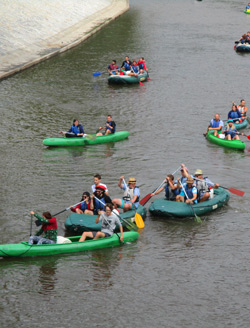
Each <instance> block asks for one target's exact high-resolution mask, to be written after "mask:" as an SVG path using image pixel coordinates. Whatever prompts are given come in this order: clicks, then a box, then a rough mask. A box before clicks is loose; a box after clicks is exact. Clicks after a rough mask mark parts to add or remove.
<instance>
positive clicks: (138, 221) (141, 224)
mask: <svg viewBox="0 0 250 328" xmlns="http://www.w3.org/2000/svg"><path fill="white" fill-rule="evenodd" d="M135 223H136V225H137V227H138V228H139V229H143V228H144V227H145V224H144V221H143V219H142V216H141V215H140V214H139V213H135Z"/></svg>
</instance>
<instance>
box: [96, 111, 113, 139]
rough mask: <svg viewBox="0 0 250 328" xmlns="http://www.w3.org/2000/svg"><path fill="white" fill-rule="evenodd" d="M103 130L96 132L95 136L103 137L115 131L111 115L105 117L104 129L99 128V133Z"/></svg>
mask: <svg viewBox="0 0 250 328" xmlns="http://www.w3.org/2000/svg"><path fill="white" fill-rule="evenodd" d="M102 129H104V132H98V133H97V134H96V136H103V135H107V134H113V133H115V131H116V123H115V121H113V120H112V115H108V116H107V122H106V125H105V126H104V127H101V126H100V127H99V131H100V130H102Z"/></svg>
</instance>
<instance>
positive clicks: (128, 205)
mask: <svg viewBox="0 0 250 328" xmlns="http://www.w3.org/2000/svg"><path fill="white" fill-rule="evenodd" d="M123 180H124V176H121V177H120V179H119V182H118V187H120V188H121V189H122V190H124V195H123V198H122V199H120V198H116V199H113V202H112V203H113V204H114V205H116V206H117V207H120V208H122V209H123V211H124V212H127V211H129V210H131V209H136V208H137V207H138V205H139V199H140V188H139V187H137V186H136V180H135V178H130V179H129V180H128V184H127V185H125V184H123Z"/></svg>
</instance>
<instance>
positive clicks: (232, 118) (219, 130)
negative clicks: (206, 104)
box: [204, 99, 247, 140]
mask: <svg viewBox="0 0 250 328" xmlns="http://www.w3.org/2000/svg"><path fill="white" fill-rule="evenodd" d="M245 119H247V107H246V105H245V100H244V99H242V100H241V101H240V104H239V105H238V106H237V105H236V104H235V103H234V102H233V103H232V109H231V110H230V111H229V113H228V119H227V125H226V126H225V127H224V122H223V121H222V120H221V119H220V114H218V113H217V114H215V116H214V118H213V119H212V120H211V121H210V124H209V126H208V128H207V131H206V132H205V133H204V136H206V135H207V133H208V132H209V131H213V134H214V135H215V136H219V137H220V138H221V137H224V138H225V139H227V140H240V138H239V135H240V134H241V135H244V133H240V132H238V131H237V130H236V127H235V125H234V123H242V122H243V120H245Z"/></svg>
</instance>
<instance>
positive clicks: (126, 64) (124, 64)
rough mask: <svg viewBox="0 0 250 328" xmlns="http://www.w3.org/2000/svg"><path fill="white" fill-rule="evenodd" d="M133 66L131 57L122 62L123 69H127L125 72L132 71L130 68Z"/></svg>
mask: <svg viewBox="0 0 250 328" xmlns="http://www.w3.org/2000/svg"><path fill="white" fill-rule="evenodd" d="M131 65H132V62H131V60H130V59H129V56H126V57H125V60H124V61H123V62H122V64H121V68H124V69H125V71H126V72H127V71H130V67H131Z"/></svg>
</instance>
